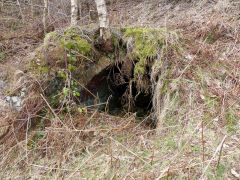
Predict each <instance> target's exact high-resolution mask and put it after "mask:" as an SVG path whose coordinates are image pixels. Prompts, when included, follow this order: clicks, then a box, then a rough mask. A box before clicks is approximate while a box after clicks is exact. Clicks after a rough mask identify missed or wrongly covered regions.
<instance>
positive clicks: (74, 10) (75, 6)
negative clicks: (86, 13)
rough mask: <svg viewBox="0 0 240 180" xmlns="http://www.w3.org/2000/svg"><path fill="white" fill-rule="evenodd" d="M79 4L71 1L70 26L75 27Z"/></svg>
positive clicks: (73, 0)
mask: <svg viewBox="0 0 240 180" xmlns="http://www.w3.org/2000/svg"><path fill="white" fill-rule="evenodd" d="M78 6H79V2H78V0H71V26H76V25H77V20H78V15H79V12H78V11H79V8H78Z"/></svg>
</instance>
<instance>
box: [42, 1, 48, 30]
mask: <svg viewBox="0 0 240 180" xmlns="http://www.w3.org/2000/svg"><path fill="white" fill-rule="evenodd" d="M47 15H48V0H44V8H43V31H44V34H46V33H47V23H46V21H47Z"/></svg>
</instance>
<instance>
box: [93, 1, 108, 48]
mask: <svg viewBox="0 0 240 180" xmlns="http://www.w3.org/2000/svg"><path fill="white" fill-rule="evenodd" d="M95 3H96V6H97V12H98V19H99V26H100V37H101V38H102V40H103V46H104V49H105V50H106V51H110V50H111V49H112V37H111V32H110V25H109V16H108V12H107V6H106V2H105V0H95Z"/></svg>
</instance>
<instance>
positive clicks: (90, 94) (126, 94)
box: [80, 63, 152, 119]
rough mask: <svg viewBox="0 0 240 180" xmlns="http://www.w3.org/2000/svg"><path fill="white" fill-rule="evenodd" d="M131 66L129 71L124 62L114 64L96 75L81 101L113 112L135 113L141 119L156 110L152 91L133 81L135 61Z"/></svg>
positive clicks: (114, 113) (82, 94)
mask: <svg viewBox="0 0 240 180" xmlns="http://www.w3.org/2000/svg"><path fill="white" fill-rule="evenodd" d="M128 67H130V68H128V72H127V73H126V71H124V63H117V64H113V65H111V66H109V67H107V68H105V69H104V70H103V71H101V72H100V73H99V74H97V75H96V76H94V77H93V78H92V80H91V81H90V82H89V83H88V84H87V86H86V89H82V90H81V92H80V94H81V96H80V102H81V104H83V105H84V106H89V107H92V108H96V107H97V108H98V109H99V110H100V111H107V112H108V113H109V114H111V115H117V116H121V115H124V114H126V113H127V112H132V113H136V116H137V117H138V118H139V119H142V118H145V117H146V116H148V115H149V114H150V112H151V109H152V94H151V93H148V94H146V93H145V92H139V90H138V89H137V87H136V84H135V82H134V80H133V78H134V75H133V73H134V72H133V71H134V68H133V67H134V64H131V66H128ZM149 88H150V87H149ZM94 104H95V105H96V106H95V105H94Z"/></svg>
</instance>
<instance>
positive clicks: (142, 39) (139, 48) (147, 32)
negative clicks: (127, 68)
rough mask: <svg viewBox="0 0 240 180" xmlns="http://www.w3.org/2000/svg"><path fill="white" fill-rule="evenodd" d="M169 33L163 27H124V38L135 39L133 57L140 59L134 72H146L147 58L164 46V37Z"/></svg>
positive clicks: (154, 54)
mask: <svg viewBox="0 0 240 180" xmlns="http://www.w3.org/2000/svg"><path fill="white" fill-rule="evenodd" d="M167 34H168V33H167V32H166V31H165V30H163V29H152V28H135V27H126V28H124V38H126V39H130V38H131V39H133V49H132V53H131V54H130V56H131V58H133V59H138V60H139V62H137V63H136V66H135V69H134V74H135V75H137V74H144V73H145V68H146V65H147V62H146V61H147V58H148V57H153V56H156V55H157V53H158V52H159V50H161V49H162V48H163V45H164V39H165V38H166V37H167V36H168V35H167Z"/></svg>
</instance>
